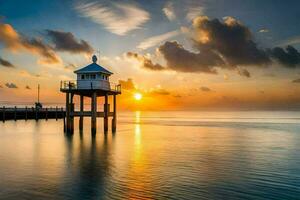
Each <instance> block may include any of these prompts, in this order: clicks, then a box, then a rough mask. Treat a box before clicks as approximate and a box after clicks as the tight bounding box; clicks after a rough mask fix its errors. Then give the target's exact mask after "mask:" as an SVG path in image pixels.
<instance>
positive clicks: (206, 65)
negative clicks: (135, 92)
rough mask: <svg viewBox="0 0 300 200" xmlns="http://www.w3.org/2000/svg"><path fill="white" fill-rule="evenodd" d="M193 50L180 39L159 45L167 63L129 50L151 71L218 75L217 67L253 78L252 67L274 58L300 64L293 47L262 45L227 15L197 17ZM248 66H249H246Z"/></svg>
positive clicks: (267, 63)
mask: <svg viewBox="0 0 300 200" xmlns="http://www.w3.org/2000/svg"><path fill="white" fill-rule="evenodd" d="M189 33H190V34H191V40H192V42H193V46H194V50H193V51H191V50H187V49H185V48H184V47H183V46H182V45H180V44H179V43H178V42H177V41H167V42H165V43H164V44H162V45H161V46H159V47H158V48H157V50H158V52H159V53H160V55H162V56H163V58H164V60H165V61H166V66H162V65H160V64H159V63H157V64H153V62H152V61H151V60H150V59H149V58H146V57H145V56H143V55H138V54H136V53H129V54H128V56H130V57H133V58H135V59H137V60H138V61H140V63H141V66H142V67H144V68H148V69H151V70H173V71H178V72H199V73H211V74H216V73H217V69H230V70H236V71H237V72H238V74H239V75H241V76H245V77H248V78H249V77H250V76H251V75H250V72H249V70H248V68H249V67H267V66H269V65H271V64H273V63H274V61H276V62H279V63H280V64H282V66H283V67H288V68H295V67H298V66H300V65H299V64H300V53H299V52H298V50H297V49H295V48H294V47H292V46H288V47H287V48H286V49H283V48H281V47H275V48H272V49H265V48H261V47H259V46H258V45H257V44H256V42H255V41H254V37H253V35H252V33H251V31H250V29H249V28H248V27H246V26H245V25H243V24H242V23H241V22H240V21H238V20H236V19H234V18H232V17H225V18H223V21H220V20H218V19H209V18H208V17H207V16H200V17H196V18H195V19H194V20H193V25H192V28H191V30H190V31H189ZM246 68H247V69H246Z"/></svg>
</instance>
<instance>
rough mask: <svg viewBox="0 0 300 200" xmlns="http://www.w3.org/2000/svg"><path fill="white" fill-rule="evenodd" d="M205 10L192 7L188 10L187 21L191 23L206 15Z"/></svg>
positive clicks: (200, 7)
mask: <svg viewBox="0 0 300 200" xmlns="http://www.w3.org/2000/svg"><path fill="white" fill-rule="evenodd" d="M204 10H205V8H204V7H202V6H198V7H191V8H189V9H188V12H187V14H186V19H187V20H189V21H193V19H195V18H196V17H198V16H201V15H204Z"/></svg>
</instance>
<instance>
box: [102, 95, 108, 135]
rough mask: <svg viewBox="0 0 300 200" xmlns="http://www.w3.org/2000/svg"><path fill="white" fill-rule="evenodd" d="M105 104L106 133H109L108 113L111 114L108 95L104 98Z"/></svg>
mask: <svg viewBox="0 0 300 200" xmlns="http://www.w3.org/2000/svg"><path fill="white" fill-rule="evenodd" d="M104 99H105V103H104V123H103V124H104V132H105V133H106V132H107V131H108V112H109V105H108V95H107V94H105V96H104Z"/></svg>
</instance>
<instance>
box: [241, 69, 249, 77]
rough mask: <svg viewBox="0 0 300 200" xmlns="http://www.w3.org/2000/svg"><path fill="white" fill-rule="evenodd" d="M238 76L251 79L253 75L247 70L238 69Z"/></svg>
mask: <svg viewBox="0 0 300 200" xmlns="http://www.w3.org/2000/svg"><path fill="white" fill-rule="evenodd" d="M238 74H239V75H241V76H244V77H247V78H250V77H251V74H250V72H249V71H248V70H247V69H238Z"/></svg>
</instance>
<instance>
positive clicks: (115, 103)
mask: <svg viewBox="0 0 300 200" xmlns="http://www.w3.org/2000/svg"><path fill="white" fill-rule="evenodd" d="M113 109H114V114H113V119H112V123H111V129H112V132H116V130H117V96H116V95H113Z"/></svg>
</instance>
